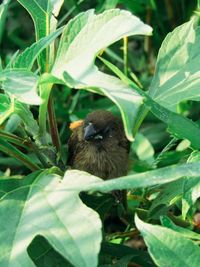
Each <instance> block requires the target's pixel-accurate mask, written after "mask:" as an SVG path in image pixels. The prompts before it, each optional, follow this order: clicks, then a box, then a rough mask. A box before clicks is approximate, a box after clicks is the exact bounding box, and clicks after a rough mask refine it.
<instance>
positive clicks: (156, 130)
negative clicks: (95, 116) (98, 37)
mask: <svg viewBox="0 0 200 267" xmlns="http://www.w3.org/2000/svg"><path fill="white" fill-rule="evenodd" d="M35 2H37V3H39V5H43V4H44V2H45V3H46V2H50V1H44V2H43V3H42V1H35ZM57 2H59V1H57ZM27 3H28V2H27V1H25V0H21V1H9V0H7V1H4V2H3V4H2V5H1V7H0V56H1V64H0V66H1V67H0V70H1V72H0V82H2V87H1V89H0V123H1V125H0V151H1V152H0V194H1V195H0V196H1V197H2V198H1V202H0V216H1V219H0V220H1V222H0V242H1V243H0V244H4V242H5V240H6V239H7V237H8V235H9V232H10V231H11V232H12V239H13V240H7V242H5V243H6V244H5V246H1V245H0V266H2V267H8V266H12V267H13V266H16V267H17V266H41V267H45V266H48V267H51V266H52V267H58V266H59V267H61V266H62V267H65V266H72V264H73V265H74V266H90V267H92V266H97V258H98V262H99V263H98V266H101V267H103V266H104V267H106V266H116V267H117V266H120V267H123V266H129V267H130V266H135V267H136V266H145V267H148V266H177V267H180V266H190V267H197V266H199V260H200V248H199V240H200V235H199V227H200V213H199V209H200V206H199V200H198V198H199V196H200V190H199V186H200V182H199V176H198V175H199V170H200V167H199V166H198V165H199V159H200V154H199V149H200V141H199V140H200V138H199V134H200V128H199V115H200V106H199V102H197V101H196V100H199V96H200V93H199V73H198V72H199V60H200V56H199V52H198V51H200V50H199V43H200V39H199V28H198V27H197V26H194V29H195V30H194V29H193V25H192V26H191V25H190V24H187V25H185V26H183V27H182V28H177V30H176V31H175V32H174V35H171V37H168V40H167V41H166V43H163V40H164V39H165V37H166V35H167V34H168V33H169V32H171V31H173V30H174V29H175V28H176V27H178V26H179V25H181V24H183V23H185V22H187V21H188V20H190V18H191V17H192V16H193V17H194V16H196V19H197V17H198V15H199V11H198V3H197V2H196V1H187V0H176V1H171V0H159V1H154V0H148V1H143V0H135V1H133V0H130V1H129V0H110V1H108V0H98V1H89V0H80V1H75V0H69V1H64V3H63V5H62V8H61V11H60V13H59V15H58V17H57V20H58V26H57V28H59V27H61V26H63V25H66V24H67V22H68V21H70V19H72V18H74V17H75V16H77V15H78V14H79V13H81V12H83V11H87V10H88V9H92V8H93V9H95V12H96V14H100V13H102V12H104V11H106V10H109V9H113V8H120V9H125V10H128V11H130V12H131V13H132V14H133V15H136V16H138V17H139V18H140V19H141V20H142V21H143V22H144V23H146V24H148V25H150V26H151V27H152V28H153V35H152V36H142V35H136V36H135V35H134V36H130V37H124V38H122V39H121V40H120V41H118V42H116V43H114V44H112V45H111V46H109V48H105V49H103V50H101V53H100V56H101V57H102V58H103V60H104V61H103V62H102V60H101V58H99V57H98V58H97V59H96V61H95V64H96V65H97V66H98V67H99V69H100V70H101V71H102V72H105V73H109V74H111V75H116V76H118V77H120V78H121V80H123V82H125V83H127V84H128V85H129V86H130V87H131V88H132V90H133V91H134V90H135V91H134V92H137V93H138V92H139V93H138V94H139V95H140V96H142V97H144V98H145V103H146V106H142V108H141V109H140V110H139V111H138V110H137V112H136V113H135V114H136V115H134V116H136V117H137V118H138V120H136V123H135V126H134V127H132V128H133V129H130V127H129V126H128V122H127V121H128V119H127V120H125V121H124V122H125V125H126V129H127V133H129V134H130V131H131V130H133V135H134V137H135V141H134V142H133V143H132V145H131V152H130V172H129V176H127V180H126V179H124V182H122V183H121V180H119V181H120V182H119V181H117V180H113V181H109V182H107V183H105V184H104V183H103V182H99V181H96V180H95V181H93V180H90V179H91V178H89V177H85V176H84V174H79V173H73V172H72V173H71V172H69V173H66V174H65V177H67V178H68V180H70V179H71V180H70V181H71V182H70V183H71V184H70V185H68V184H67V183H66V182H63V183H64V187H63V188H61V187H58V188H57V189H58V190H57V191H55V192H53V193H52V195H49V196H47V198H45V197H44V195H43V193H44V192H41V190H40V187H41V188H42V187H43V186H44V185H45V186H44V187H45V188H47V189H48V190H49V191H51V192H52V191H53V186H55V185H56V186H57V183H58V181H57V180H58V179H60V178H58V177H60V176H63V172H64V171H65V170H66V168H65V166H66V160H67V140H68V138H69V135H70V129H69V125H70V123H71V122H73V121H76V120H80V119H83V118H85V116H86V114H88V113H89V112H91V111H94V110H96V109H106V110H110V111H111V112H113V113H114V114H116V115H118V116H120V111H119V109H118V107H117V105H115V104H114V102H113V101H111V97H110V95H109V92H108V97H106V96H103V95H102V92H99V91H98V90H97V89H93V90H92V92H91V89H89V90H88V88H85V89H87V90H75V89H74V88H78V85H77V84H78V83H75V82H74V81H72V80H71V77H68V76H66V77H65V79H66V80H65V82H63V81H62V82H61V81H60V79H59V78H60V77H55V76H56V75H54V77H53V76H50V75H49V76H48V75H46V76H44V75H43V74H44V73H45V74H47V73H50V72H51V69H52V68H53V67H52V66H53V64H52V61H53V59H51V58H50V56H49V57H48V56H47V54H48V53H49V52H48V51H47V50H48V49H46V47H45V45H43V49H44V48H45V49H46V50H45V51H44V50H43V51H40V54H39V52H38V53H37V55H36V58H37V60H38V61H37V62H38V63H37V62H36V61H35V59H36V58H35V59H34V60H33V58H34V52H35V51H34V50H33V49H32V50H31V51H33V52H32V55H31V53H29V55H28V57H27V58H25V57H21V59H20V58H19V55H20V53H21V51H24V50H25V49H26V48H27V47H30V46H31V45H32V44H33V43H34V42H35V40H36V39H37V41H38V40H40V39H42V38H43V37H45V34H43V30H44V29H43V28H42V26H41V28H40V27H39V26H38V25H39V24H38V25H37V22H36V20H35V17H34V16H36V15H34V16H33V15H32V17H33V19H32V18H31V16H30V15H29V13H28V12H27V10H26V9H28V10H29V12H30V10H31V8H32V9H33V7H32V6H30V7H29V6H28V4H27ZM23 6H24V7H25V8H26V9H25V8H24V7H23ZM194 11H195V12H196V13H195V12H194ZM32 12H33V14H34V12H35V11H34V10H32ZM48 12H49V13H48ZM30 13H31V12H30ZM36 13H37V12H36ZM36 13H35V14H36ZM47 14H50V15H49V16H51V12H50V11H49V10H48V8H47ZM195 14H196V15H195ZM54 16H55V14H54ZM34 23H35V26H34ZM40 23H42V22H40ZM35 27H36V30H35ZM37 27H38V28H37ZM116 27H117V26H116ZM46 30H48V27H46ZM61 31H63V29H61V30H60V33H61ZM49 33H50V31H49ZM46 35H47V36H48V34H46ZM58 35H59V32H57V33H56V34H55V35H52V40H50V39H45V40H44V44H46V43H47V42H49V43H48V45H50V42H53V40H54V39H56V37H58ZM170 38H171V43H170V40H169V39H170ZM173 38H174V39H173ZM193 38H194V39H193ZM191 40H193V41H191ZM88 43H90V42H88ZM162 43H163V47H164V48H163V50H162V51H165V52H166V54H164V52H162V53H163V54H161V53H160V54H159V56H160V58H159V56H158V51H159V48H160V47H161V44H162ZM51 45H52V44H51ZM46 46H47V45H46ZM58 46H59V38H57V39H56V41H55V50H57V48H58ZM17 51H18V52H17ZM19 51H20V52H19ZM38 51H39V50H38ZM52 51H53V50H51V53H53V52H52ZM174 51H175V52H174ZM179 52H180V53H179ZM45 53H46V54H45ZM48 55H49V54H48ZM157 57H158V61H157ZM47 58H48V59H47ZM173 58H175V59H174V61H173ZM30 59H32V60H33V61H34V63H33V64H32V65H31V66H29V64H30ZM105 59H106V60H107V61H105ZM20 60H21V61H20ZM26 60H27V62H26ZM22 61H23V62H22ZM156 61H157V62H158V63H159V64H160V65H159V66H160V70H161V71H160V73H161V74H160V73H158V74H157V76H156V75H155V76H154V74H155V67H156ZM109 62H110V63H112V64H113V65H112V64H110V63H109ZM169 62H170V63H169ZM46 63H47V64H46ZM20 64H21V65H20ZM23 64H24V65H23ZM170 64H171V65H170ZM47 65H49V66H51V67H52V68H51V67H49V68H48V66H47ZM80 65H81V63H80ZM183 65H184V66H187V67H186V69H184V70H183V72H180V73H179V68H180V69H181V67H182V66H183ZM114 66H116V67H117V68H118V69H116V68H114ZM77 68H81V67H80V66H79V65H78V66H77ZM22 70H23V71H24V70H25V71H26V72H25V73H24V72H23V71H22ZM30 70H32V72H31V73H34V75H39V76H40V77H41V80H40V81H41V84H40V96H41V97H42V98H43V99H46V107H45V105H41V106H40V108H39V107H38V105H31V106H29V105H26V104H22V102H20V101H15V98H12V94H13V95H14V96H15V97H16V92H15V90H14V89H15V86H16V87H17V86H19V81H20V80H23V79H24V80H25V81H27V83H28V84H29V82H30V80H31V81H32V79H33V80H34V77H35V76H34V75H32V74H30V76H29V71H30ZM119 70H121V72H120V71H119ZM18 71H20V73H19V72H18ZM27 71H28V72H27ZM164 71H165V75H166V76H165V77H166V78H165V79H166V80H167V81H169V82H168V84H167V83H166V84H167V85H166V84H165V87H164V86H163V87H162V88H161V89H160V91H159V90H158V87H159V86H158V83H157V80H156V79H158V77H159V78H160V77H161V76H162V74H163V73H162V72H164ZM173 71H174V73H176V72H177V73H178V74H177V76H176V77H177V80H176V79H172V77H171V76H170V75H171V74H170V73H171V72H173ZM113 72H115V74H113ZM186 72H188V73H189V74H190V75H189V76H188V77H187V79H185V78H183V73H184V74H185V73H186ZM66 75H67V74H66ZM159 75H160V76H159ZM178 75H180V76H178ZM153 76H154V80H153V82H152V79H153ZM172 76H173V75H172ZM72 78H73V77H72ZM161 78H162V77H161ZM161 78H160V79H161ZM6 81H8V82H7V83H6ZM182 81H183V82H182ZM181 82H182V83H181ZM50 83H51V84H53V83H55V84H54V86H53V89H52V90H51V88H49V87H48V85H49V84H50ZM179 84H180V85H179ZM22 85H23V86H24V84H22ZM23 86H22V88H21V90H22V91H21V92H19V95H23V90H26V88H25V86H24V87H23ZM42 86H43V89H44V87H45V88H46V89H44V90H43V91H42V90H41V88H42ZM94 86H95V85H94ZM150 86H151V89H150V91H149V88H150ZM73 87H74V88H73ZM13 88H14V89H13ZM170 88H173V90H174V91H175V92H177V94H173V93H171V91H170ZM28 90H29V89H28ZM95 90H96V91H95ZM156 90H158V92H156ZM50 91H51V94H50V97H49V93H50ZM163 91H165V92H166V91H167V92H169V93H168V94H169V96H168V97H169V98H168V100H167V101H168V102H167V101H166V102H165V101H164V100H163V99H164V98H163V95H162V92H163ZM42 92H43V93H42ZM94 92H95V93H94ZM149 92H150V93H149ZM188 92H189V93H188ZM96 93H99V94H96ZM156 93H157V96H156V97H154V95H155V94H156ZM17 94H18V93H17ZM159 94H160V95H159ZM104 95H105V94H104ZM10 96H11V97H10ZM17 96H18V95H17ZM33 96H34V95H32V97H33ZM20 97H21V96H20ZM36 99H37V98H36ZM154 100H155V101H154ZM38 101H39V100H38ZM23 102H24V101H23ZM47 102H48V103H49V104H48V107H47ZM25 103H26V101H25ZM27 104H29V103H27ZM30 104H32V103H30ZM33 104H35V103H33ZM159 104H161V105H160V106H159ZM170 104H171V106H170ZM174 107H175V108H174ZM127 109H128V108H127ZM149 110H150V111H149ZM148 111H149V112H148ZM45 112H47V114H48V116H47V118H48V119H47V121H46V113H45ZM127 113H128V110H124V114H125V116H127V117H128V115H127ZM127 117H126V118H127ZM185 118H188V119H185ZM55 122H56V124H57V126H56V125H54V123H55ZM46 124H47V125H46ZM38 125H39V126H38ZM37 127H39V129H40V135H38V132H37ZM46 127H47V128H46ZM58 137H59V138H58ZM129 137H130V136H129ZM44 140H45V141H44ZM191 162H192V163H191ZM193 162H194V163H193ZM195 162H197V163H195ZM162 167H165V168H164V169H162ZM44 169H45V170H44ZM180 178H181V179H180ZM76 179H77V180H76ZM120 179H121V178H120ZM75 180H76V181H80V183H79V185H76V184H73V181H75ZM51 181H53V182H51ZM64 181H65V180H64ZM130 181H131V182H130ZM96 182H97V184H96ZM129 182H130V183H131V184H130V183H129ZM36 185H37V186H36ZM70 187H71V188H72V193H71V191H70ZM74 188H75V189H74ZM125 188H128V189H130V190H129V192H128V207H129V211H128V214H127V213H126V212H125V211H124V209H123V206H122V205H121V204H120V203H115V199H114V198H113V197H112V196H111V195H110V194H108V193H106V192H107V191H111V190H113V189H125ZM82 189H84V190H85V191H86V192H87V193H81V195H80V197H81V200H82V201H83V203H85V204H86V205H87V206H88V207H91V208H92V209H93V210H94V211H96V212H97V213H98V214H99V215H100V217H101V220H102V224H103V234H102V235H103V237H101V230H100V229H101V226H100V222H99V220H98V216H97V213H96V212H94V213H93V214H92V215H91V214H90V210H89V209H87V208H86V206H84V205H83V204H82V202H81V201H80V199H79V197H78V194H79V192H80V191H81V190H82ZM45 190H46V189H45ZM48 190H47V191H45V192H47V195H48V192H49V191H48ZM67 190H69V191H67ZM73 190H74V191H73ZM63 192H64V193H63ZM94 192H98V193H94ZM100 192H103V193H100ZM71 199H75V200H76V203H75V204H73V205H74V206H73V205H72V204H71ZM49 203H50V204H49ZM64 203H66V204H64ZM52 207H53V208H52ZM34 209H35V210H36V211H35V210H34ZM51 209H53V210H54V211H55V213H56V215H57V211H58V217H59V216H60V218H59V219H58V218H56V216H54V215H55V214H54V215H52V214H53V212H52V211H51ZM79 209H80V212H79ZM59 212H60V213H59ZM73 213H74V214H75V215H74V217H73ZM13 214H15V215H14V216H13ZM64 214H66V216H67V217H66V216H64ZM77 214H78V215H77ZM136 214H137V215H136ZM87 216H89V217H90V216H91V218H90V221H88V222H87V224H86V225H82V220H83V218H85V220H87V219H86V218H87ZM134 218H135V219H134ZM19 220H21V221H20V223H19ZM73 220H74V221H75V223H74V221H73ZM62 223H63V225H64V227H63V226H62V225H61V224H62ZM30 225H31V226H33V227H28V226H30ZM38 225H40V227H38ZM73 225H75V228H76V229H75V230H74V229H73V230H72V226H73ZM91 225H93V226H91ZM158 225H159V226H158ZM90 226H91V229H90ZM30 228H31V230H30ZM59 231H60V232H59ZM79 232H81V233H84V232H87V233H86V234H80V236H79V235H78V233H79ZM72 233H73V234H72ZM87 234H88V235H87ZM67 235H68V236H70V238H71V240H70V241H69V240H67V238H66V240H65V236H67ZM71 235H72V237H71ZM81 235H82V237H81ZM101 238H102V240H103V241H102V243H101V249H100V247H99V246H100V241H101ZM143 238H144V240H143ZM8 239H9V238H8ZM24 240H25V241H24ZM144 241H145V242H144ZM76 242H78V243H76ZM25 243H26V244H25ZM79 244H80V245H79ZM62 245H65V246H66V248H65V249H64V248H63V247H62ZM70 246H71V247H70ZM27 248H28V254H26V249H27ZM92 249H94V251H92V254H93V255H90V254H91V250H92ZM65 250H67V252H66V251H65ZM99 250H100V252H99ZM88 251H90V254H87V253H89V252H88ZM5 255H9V256H5ZM30 259H31V260H30ZM17 261H18V262H19V263H17ZM30 264H32V265H30Z"/></svg>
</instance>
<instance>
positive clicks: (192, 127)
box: [101, 58, 200, 149]
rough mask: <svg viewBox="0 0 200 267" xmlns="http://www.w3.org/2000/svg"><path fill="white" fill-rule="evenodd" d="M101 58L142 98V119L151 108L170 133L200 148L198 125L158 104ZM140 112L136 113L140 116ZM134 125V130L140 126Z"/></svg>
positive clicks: (199, 128) (199, 129)
mask: <svg viewBox="0 0 200 267" xmlns="http://www.w3.org/2000/svg"><path fill="white" fill-rule="evenodd" d="M101 60H102V61H103V62H104V63H105V65H106V66H108V67H109V68H110V69H111V70H112V71H113V72H114V73H115V74H116V75H117V76H118V77H119V78H120V79H121V80H122V81H123V82H124V83H125V84H127V86H129V87H131V88H132V89H133V90H134V92H137V93H138V94H140V95H141V96H142V97H143V98H144V104H145V105H146V109H144V111H143V110H142V111H141V112H144V114H142V119H144V117H145V116H146V114H147V112H148V111H149V110H151V112H152V113H153V114H154V115H155V116H156V117H157V118H159V119H160V120H161V121H163V122H165V123H166V124H167V125H168V130H169V131H170V133H172V134H173V135H174V136H175V137H176V138H179V139H188V140H189V141H190V142H191V146H193V147H194V148H196V149H200V139H199V138H198V137H199V136H200V127H199V126H198V125H197V124H196V123H194V122H193V121H191V120H189V119H187V118H185V117H183V116H181V115H179V114H177V113H175V112H173V111H170V110H169V109H167V108H165V107H164V106H162V105H160V104H159V103H158V102H156V101H154V100H153V99H152V98H151V97H150V96H149V95H148V94H147V93H145V92H144V91H142V90H141V89H140V88H139V87H138V86H137V85H136V84H135V83H134V82H132V81H131V80H130V79H129V78H127V77H126V76H125V75H124V74H123V73H122V72H121V71H120V70H119V69H118V68H117V67H116V66H114V65H113V64H112V63H110V62H108V61H107V60H105V59H102V58H101ZM140 115H141V113H139V114H138V117H140ZM141 122H142V120H141V121H139V125H136V130H137V128H138V127H139V126H140V123H141Z"/></svg>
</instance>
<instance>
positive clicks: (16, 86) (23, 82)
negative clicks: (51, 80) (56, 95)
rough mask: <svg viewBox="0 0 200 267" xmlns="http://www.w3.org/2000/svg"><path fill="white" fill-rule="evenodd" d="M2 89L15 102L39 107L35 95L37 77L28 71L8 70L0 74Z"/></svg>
mask: <svg viewBox="0 0 200 267" xmlns="http://www.w3.org/2000/svg"><path fill="white" fill-rule="evenodd" d="M0 82H2V88H3V89H4V90H5V91H6V92H7V93H9V94H11V95H13V96H14V97H15V98H16V99H17V100H19V101H21V102H23V103H26V104H32V105H40V104H41V98H40V97H39V96H38V94H37V82H38V76H37V75H35V74H34V73H32V72H30V71H25V70H17V69H9V70H4V71H2V72H0Z"/></svg>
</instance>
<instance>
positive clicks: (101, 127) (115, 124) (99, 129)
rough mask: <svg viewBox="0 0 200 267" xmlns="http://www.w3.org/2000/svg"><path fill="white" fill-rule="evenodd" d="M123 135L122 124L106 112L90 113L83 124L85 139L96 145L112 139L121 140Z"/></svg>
mask: <svg viewBox="0 0 200 267" xmlns="http://www.w3.org/2000/svg"><path fill="white" fill-rule="evenodd" d="M122 134H123V124H122V122H121V121H120V119H119V118H117V117H115V116H114V115H113V114H112V113H111V112H109V111H106V110H97V111H94V112H92V113H89V114H88V115H87V117H86V118H85V120H84V123H83V138H84V140H85V141H88V142H95V143H96V142H101V141H105V140H108V139H110V138H120V137H121V135H122Z"/></svg>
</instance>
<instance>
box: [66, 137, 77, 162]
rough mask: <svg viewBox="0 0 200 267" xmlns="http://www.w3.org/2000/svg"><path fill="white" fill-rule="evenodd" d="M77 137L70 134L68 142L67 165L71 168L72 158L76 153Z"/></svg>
mask: <svg viewBox="0 0 200 267" xmlns="http://www.w3.org/2000/svg"><path fill="white" fill-rule="evenodd" d="M77 144H78V137H77V135H76V134H75V133H72V135H71V136H70V138H69V140H68V160H67V165H69V166H73V163H74V157H75V155H76V152H77Z"/></svg>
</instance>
